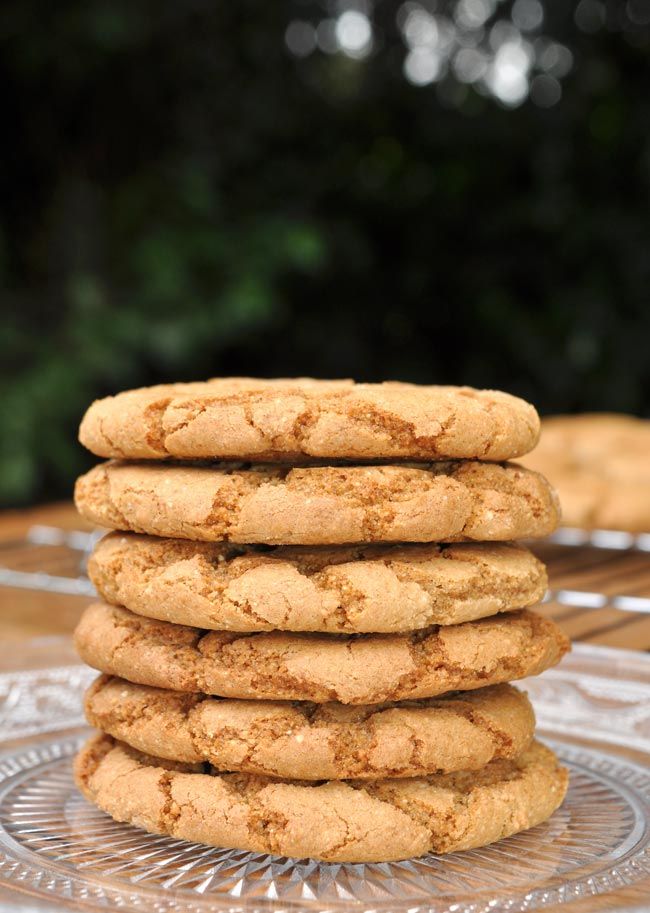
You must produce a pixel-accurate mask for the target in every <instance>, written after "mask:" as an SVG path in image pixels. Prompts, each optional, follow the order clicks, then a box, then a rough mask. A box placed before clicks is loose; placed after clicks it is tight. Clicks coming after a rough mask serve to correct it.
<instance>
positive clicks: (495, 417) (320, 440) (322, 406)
mask: <svg viewBox="0 0 650 913" xmlns="http://www.w3.org/2000/svg"><path fill="white" fill-rule="evenodd" d="M538 436H539V417H538V415H537V412H536V411H535V409H534V408H533V406H531V405H530V404H529V403H527V402H525V401H524V400H522V399H519V398H517V397H515V396H511V395H510V394H508V393H501V392H500V391H497V390H474V389H472V388H470V387H440V386H428V387H425V386H417V385H415V384H405V383H396V382H387V383H383V384H355V383H354V382H353V381H349V380H342V381H322V380H312V379H310V378H296V379H291V380H261V379H254V378H245V377H244V378H242V377H239V378H237V377H235V378H215V379H214V380H211V381H206V382H203V383H189V384H170V385H164V386H158V387H149V388H143V389H140V390H128V391H125V392H123V393H118V394H117V396H111V397H107V398H106V399H102V400H97V401H96V402H94V403H93V404H92V405H91V406H90V408H89V409H88V411H87V412H86V415H85V416H84V418H83V421H82V423H81V428H80V431H79V439H80V441H81V443H82V444H84V446H86V447H87V448H88V449H89V450H91V451H92V452H93V453H96V454H97V455H98V456H103V457H120V458H128V459H149V460H151V459H165V458H169V457H171V458H176V459H196V458H199V459H254V460H291V461H295V460H298V459H300V458H314V457H316V458H326V459H353V460H354V459H356V460H359V459H420V460H435V459H481V460H507V459H511V458H512V457H517V456H520V455H521V454H523V453H526V452H527V451H529V450H531V449H532V448H533V447H534V446H535V443H536V441H537V438H538Z"/></svg>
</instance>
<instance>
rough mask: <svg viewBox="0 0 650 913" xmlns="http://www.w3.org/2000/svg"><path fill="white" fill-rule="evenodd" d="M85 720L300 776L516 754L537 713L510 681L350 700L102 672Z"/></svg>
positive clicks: (232, 764)
mask: <svg viewBox="0 0 650 913" xmlns="http://www.w3.org/2000/svg"><path fill="white" fill-rule="evenodd" d="M85 707H86V719H87V720H88V722H89V723H90V725H91V726H95V727H96V728H97V729H101V730H103V731H104V732H106V733H108V734H109V735H112V736H114V737H115V738H116V739H119V740H120V741H121V742H126V743H127V744H128V745H131V746H132V747H133V748H136V749H138V751H142V752H144V753H145V754H150V755H155V756H156V757H160V758H166V759H168V760H171V761H184V762H188V763H198V762H201V761H206V762H209V763H210V764H212V766H213V767H215V768H216V769H217V770H230V771H242V772H244V773H253V774H262V775H265V776H271V777H286V778H289V779H292V778H293V779H298V780H347V779H350V778H361V779H366V778H377V777H417V776H421V775H423V774H430V773H449V772H450V771H454V770H479V769H480V768H481V767H485V765H486V764H489V762H490V761H493V760H494V759H495V758H516V757H517V756H518V755H520V754H521V752H522V751H523V750H524V749H525V748H527V746H528V745H529V744H530V742H531V740H532V738H533V731H534V728H535V717H534V714H533V709H532V707H531V705H530V702H529V700H528V698H527V697H526V695H525V694H523V693H522V692H521V691H517V689H516V688H513V687H512V686H511V685H492V686H491V687H488V688H480V689H479V690H478V691H470V692H466V693H460V694H454V695H449V696H447V697H443V698H439V699H438V700H428V701H412V702H409V703H402V704H384V705H376V704H373V705H370V706H361V707H350V706H346V705H344V704H337V703H330V704H305V703H288V702H286V701H275V702H273V701H238V700H223V699H220V698H215V697H208V696H206V695H204V694H182V693H180V692H178V691H165V690H163V689H161V688H149V687H147V686H146V685H134V684H131V683H130V682H127V681H125V680H124V679H121V678H111V677H110V676H106V675H104V676H100V678H98V679H97V681H96V682H94V684H93V685H91V687H90V688H89V690H88V692H87V694H86V701H85Z"/></svg>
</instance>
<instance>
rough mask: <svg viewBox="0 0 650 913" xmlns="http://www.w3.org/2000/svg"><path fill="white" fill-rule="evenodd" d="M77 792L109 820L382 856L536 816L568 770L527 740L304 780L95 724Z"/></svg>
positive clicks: (204, 836)
mask: <svg viewBox="0 0 650 913" xmlns="http://www.w3.org/2000/svg"><path fill="white" fill-rule="evenodd" d="M75 776H76V781H77V784H78V786H79V788H80V789H81V791H82V793H83V794H84V795H85V796H86V798H87V799H89V800H90V801H91V802H94V804H95V805H97V806H98V807H99V808H100V809H102V810H103V811H105V812H107V813H108V814H109V815H111V816H112V817H113V818H115V819H116V820H117V821H123V822H127V823H129V824H134V825H137V826H138V827H142V828H144V829H145V830H147V831H149V832H150V833H154V834H167V835H169V836H172V837H175V838H178V839H183V840H191V841H194V842H197V843H205V844H208V845H212V846H219V847H230V848H233V849H242V850H250V851H252V852H260V853H273V854H275V855H279V856H294V857H305V856H308V857H311V858H314V859H322V860H324V861H326V862H388V861H393V860H398V859H406V858H408V857H410V856H421V855H423V854H424V853H429V852H434V853H450V852H454V851H456V850H464V849H471V848H472V847H477V846H484V845H485V844H488V843H493V842H494V841H495V840H500V839H501V838H502V837H507V836H509V835H511V834H515V833H517V832H518V831H522V830H526V829H527V828H530V827H533V826H534V825H536V824H539V823H541V822H542V821H544V820H546V819H547V818H548V817H549V816H550V815H551V814H552V813H553V812H554V811H555V810H556V809H557V808H558V807H559V805H560V804H561V802H562V800H563V798H564V795H565V793H566V788H567V782H568V774H567V771H566V770H565V769H564V768H562V767H560V765H559V764H558V762H557V758H556V757H555V755H554V754H553V752H552V751H550V749H548V748H546V747H545V746H543V745H541V744H540V743H539V742H533V743H532V744H531V746H530V747H529V748H527V749H526V751H525V752H523V754H521V755H520V756H519V758H517V759H516V760H497V761H492V762H491V763H490V764H488V765H487V766H486V767H484V768H483V769H482V770H480V771H471V772H467V771H464V772H461V773H452V774H442V775H435V776H429V777H418V778H413V779H407V780H371V781H358V780H357V781H354V780H353V781H327V782H324V783H318V784H311V783H304V782H299V781H287V780H275V779H271V778H267V777H259V776H254V775H249V774H218V773H210V772H206V768H205V767H204V765H201V764H195V765H191V764H179V763H175V762H172V761H161V760H160V759H158V758H153V757H150V756H147V755H143V754H141V753H139V752H137V751H135V750H134V749H132V748H129V747H127V746H126V745H123V744H122V743H120V742H117V741H115V739H113V738H112V737H110V736H106V735H97V736H94V737H93V738H92V739H90V741H89V742H87V743H86V745H85V746H84V747H83V748H82V749H81V751H80V753H79V754H78V756H77V759H76V762H75Z"/></svg>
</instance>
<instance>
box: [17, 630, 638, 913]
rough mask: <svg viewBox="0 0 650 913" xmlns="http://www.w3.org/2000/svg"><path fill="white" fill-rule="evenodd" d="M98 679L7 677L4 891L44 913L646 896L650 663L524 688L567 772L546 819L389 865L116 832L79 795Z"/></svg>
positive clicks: (633, 659) (528, 906)
mask: <svg viewBox="0 0 650 913" xmlns="http://www.w3.org/2000/svg"><path fill="white" fill-rule="evenodd" d="M88 678H89V673H88V671H87V670H85V669H83V667H79V666H58V667H57V668H52V669H38V670H32V671H29V672H20V673H10V674H6V675H4V676H0V701H1V702H2V704H1V705H0V726H2V730H0V731H1V732H2V734H3V735H4V736H5V738H7V737H9V738H13V740H14V748H13V749H12V750H10V751H8V752H6V753H5V755H4V757H3V758H2V759H0V889H2V890H4V891H5V892H15V891H16V890H19V891H22V892H27V893H28V894H30V895H32V898H33V900H34V906H33V909H39V907H38V899H39V898H42V899H43V901H46V900H47V899H49V900H50V903H51V902H56V903H57V908H58V909H62V908H65V907H67V908H69V909H88V910H97V911H99V910H106V909H107V908H108V907H117V908H118V909H120V910H125V911H138V913H140V911H144V910H146V911H149V910H151V911H154V913H204V911H205V913H207V911H211V913H216V911H226V910H227V911H232V913H235V911H247V913H251V911H254V910H260V911H262V910H265V911H270V910H275V911H277V910H287V911H293V913H298V911H305V913H315V911H324V910H331V911H348V910H355V911H358V913H362V911H370V910H377V911H384V913H388V911H402V910H403V911H409V913H424V911H429V913H488V911H489V913H494V911H509V913H517V911H529V910H538V909H544V910H548V909H550V908H556V907H557V908H564V907H565V906H566V905H567V904H569V905H570V907H571V906H572V905H573V903H576V905H577V906H579V907H580V908H581V909H582V908H583V907H582V903H588V906H587V907H584V909H589V910H592V909H596V905H598V909H608V910H615V909H618V910H623V909H626V910H627V909H631V908H632V907H631V905H630V904H628V900H629V899H630V898H632V900H633V901H634V903H635V905H636V902H637V901H639V900H642V899H643V898H646V899H647V898H648V897H650V835H649V825H648V822H649V821H650V776H649V774H648V761H649V760H650V661H649V660H648V658H647V657H644V656H639V655H637V654H628V653H626V652H624V651H614V650H598V649H595V648H589V647H577V648H576V650H575V652H574V654H573V656H572V657H570V658H569V660H568V661H565V662H564V663H563V664H562V666H561V667H560V668H559V669H555V670H552V671H551V672H548V673H545V674H544V675H543V676H541V677H539V678H537V679H531V680H529V681H527V682H526V683H525V685H526V687H527V689H528V691H529V693H530V694H531V696H532V698H533V700H534V703H535V706H536V710H537V714H538V718H539V722H540V728H541V730H542V733H543V735H544V736H545V738H546V741H550V743H551V744H552V745H553V747H554V748H555V749H556V750H557V751H558V752H559V754H560V756H561V758H562V760H563V761H564V762H565V763H566V764H567V765H568V766H569V768H570V770H571V786H570V789H569V794H568V796H567V799H566V801H565V803H564V805H563V806H562V808H561V809H560V810H559V811H558V812H556V814H555V815H554V816H553V817H552V818H551V820H550V821H548V822H547V823H545V824H543V825H540V826H539V827H536V828H534V829H532V830H530V831H528V832H526V833H523V834H518V835H516V836H514V837H510V838H508V839H506V840H502V841H500V842H499V843H497V844H493V845H492V846H489V847H485V848H483V849H479V850H472V851H469V852H463V853H455V854H452V855H450V856H434V855H429V856H424V857H422V858H419V859H410V860H407V861H405V862H399V863H388V864H381V865H378V864H372V865H339V864H336V865H332V864H323V863H317V862H314V861H313V860H306V859H286V858H279V857H274V856H268V855H261V854H253V853H245V852H240V851H232V850H219V849H214V848H208V847H204V846H199V845H196V844H190V843H186V842H183V841H178V840H173V839H170V838H165V837H155V836H151V835H149V834H146V833H145V832H144V831H141V830H139V829H137V828H134V827H130V826H127V825H122V824H117V823H116V822H114V821H112V820H111V819H110V818H108V817H107V816H106V815H104V814H103V813H101V812H99V811H98V810H97V809H95V808H94V807H93V806H91V805H90V804H88V803H87V802H85V800H83V799H82V798H81V796H80V795H79V794H78V793H77V792H76V790H75V788H74V784H73V782H72V776H71V758H72V756H73V754H74V752H75V751H76V749H77V747H78V745H79V744H80V743H81V741H82V738H83V736H82V735H80V734H79V730H78V726H79V722H80V697H81V691H82V686H83V684H84V683H85V682H86V681H87V680H88ZM26 693H29V695H31V697H30V699H29V701H27V702H26V703H23V704H22V706H21V700H20V699H19V698H20V696H21V695H23V696H24V695H25V694H26ZM75 727H76V728H75ZM54 728H56V729H57V730H58V731H57V733H56V735H53V734H52V730H53V729H54ZM66 728H67V732H66V731H65V730H66ZM47 729H49V730H50V735H49V737H47V738H44V737H43V735H42V733H43V732H44V731H45V730H47ZM36 731H38V732H40V733H41V735H40V736H35V735H33V733H34V732H36ZM629 892H632V893H629ZM4 896H5V895H4V894H2V895H0V897H4ZM7 896H9V895H7ZM13 896H15V894H14V895H13ZM581 901H582V903H581ZM603 904H606V906H603ZM0 906H1V905H0ZM570 907H569V908H570ZM1 908H2V909H3V910H4V909H5V907H4V906H1ZM638 908H639V907H637V909H638ZM643 908H645V909H647V907H645V905H644V907H643Z"/></svg>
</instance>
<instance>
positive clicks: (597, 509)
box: [525, 413, 650, 533]
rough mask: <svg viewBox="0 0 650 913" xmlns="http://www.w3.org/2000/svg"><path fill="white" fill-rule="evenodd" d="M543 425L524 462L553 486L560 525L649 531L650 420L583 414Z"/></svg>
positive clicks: (546, 422) (551, 420) (557, 417)
mask: <svg viewBox="0 0 650 913" xmlns="http://www.w3.org/2000/svg"><path fill="white" fill-rule="evenodd" d="M543 428H544V433H543V434H542V438H541V441H540V443H539V446H538V447H537V448H536V449H535V450H534V451H533V453H531V454H530V455H529V456H527V457H526V460H525V462H526V465H527V466H529V467H531V468H533V469H537V470H539V471H540V472H543V473H544V474H545V475H547V476H548V478H549V480H550V481H551V483H552V484H553V485H555V486H556V487H557V489H558V492H559V494H560V498H561V502H562V522H563V524H564V525H565V526H576V527H582V528H584V529H620V530H627V531H629V532H633V533H634V532H648V531H650V421H646V420H643V419H636V418H633V417H632V416H629V415H610V414H607V413H603V414H589V413H587V414H584V415H560V416H555V417H553V418H547V419H544V423H543Z"/></svg>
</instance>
